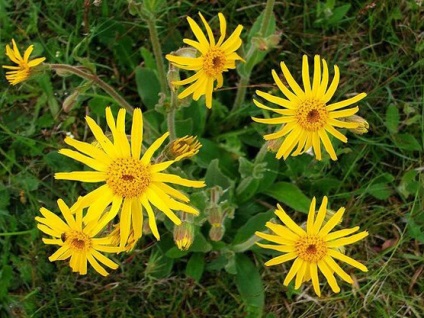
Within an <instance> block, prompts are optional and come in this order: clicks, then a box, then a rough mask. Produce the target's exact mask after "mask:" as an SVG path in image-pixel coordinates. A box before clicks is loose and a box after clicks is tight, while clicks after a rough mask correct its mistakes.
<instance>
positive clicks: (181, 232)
mask: <svg viewBox="0 0 424 318" xmlns="http://www.w3.org/2000/svg"><path fill="white" fill-rule="evenodd" d="M173 237H174V242H175V244H176V245H177V247H178V249H180V250H181V251H186V250H188V249H189V248H190V246H191V244H192V243H193V241H194V226H193V224H192V223H191V222H183V223H181V224H180V225H175V226H174V231H173Z"/></svg>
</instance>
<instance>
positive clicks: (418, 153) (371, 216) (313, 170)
mask: <svg viewBox="0 0 424 318" xmlns="http://www.w3.org/2000/svg"><path fill="white" fill-rule="evenodd" d="M168 2H169V4H168V5H167V6H166V9H165V10H163V14H162V15H161V16H160V19H159V20H158V22H157V24H158V26H159V29H158V30H159V35H160V40H161V44H162V50H163V52H164V53H165V54H166V53H168V52H170V51H172V50H175V49H177V48H178V47H179V46H180V45H181V43H182V38H191V37H192V35H191V31H190V30H189V29H188V27H187V23H186V20H185V19H184V18H183V17H184V16H186V15H189V16H192V17H195V16H196V15H197V12H198V11H201V12H202V13H203V14H204V15H205V18H206V19H207V20H211V19H212V18H214V17H215V16H216V14H217V13H218V12H223V13H224V14H225V16H226V17H227V21H228V25H229V29H231V30H233V29H234V28H235V27H236V26H237V24H239V23H240V24H243V25H244V28H245V31H244V33H243V34H242V37H244V39H246V38H247V33H248V31H249V30H250V28H251V26H252V24H253V22H254V21H255V19H256V18H257V16H258V15H259V14H260V13H261V12H262V11H263V9H264V8H265V3H263V2H261V1H250V2H249V4H248V5H246V2H245V1H236V0H232V1H222V2H219V1H214V2H207V1H179V2H173V1H168ZM330 4H331V1H328V2H327V3H324V2H316V1H314V2H310V1H303V2H299V1H298V2H296V1H292V2H289V1H277V2H276V4H275V9H274V12H275V13H276V15H277V21H276V26H277V29H278V30H281V31H282V37H281V42H280V43H279V46H278V47H277V48H275V49H273V50H271V51H270V52H269V54H268V55H267V57H266V59H265V60H264V61H263V62H261V63H259V64H258V65H257V66H256V67H255V68H254V70H253V73H252V76H251V81H250V85H249V87H248V89H247V99H246V103H245V105H244V106H245V108H244V109H242V110H241V111H239V112H237V113H236V115H231V116H233V117H235V118H232V119H234V120H228V121H227V122H226V121H225V119H226V118H227V116H228V108H229V107H230V106H231V105H232V101H233V99H234V96H235V91H236V84H237V81H238V76H237V72H236V71H230V72H229V73H228V74H227V75H228V76H227V77H226V85H224V88H223V89H222V90H220V91H219V92H218V93H217V94H216V95H214V97H215V98H217V99H218V100H219V101H220V102H221V103H222V106H220V104H215V105H214V107H213V109H212V111H211V112H209V113H207V112H206V111H204V109H203V108H204V107H203V105H199V106H202V108H200V107H199V109H200V110H196V108H195V107H196V106H197V105H191V106H190V107H189V108H184V109H183V110H182V111H181V112H179V114H178V116H179V117H177V126H178V125H180V127H182V126H184V125H183V124H182V123H186V124H187V122H184V120H187V119H188V118H190V116H192V115H193V114H196V116H203V117H200V118H204V119H205V124H204V127H205V128H204V129H203V128H202V127H201V125H202V123H201V122H199V123H195V124H198V125H199V127H198V126H196V125H195V127H197V129H198V131H201V132H202V136H201V137H202V138H203V140H204V148H203V149H208V150H209V151H212V150H214V151H215V152H214V153H213V155H210V156H209V155H208V153H206V152H205V150H203V152H201V153H199V158H198V159H196V161H195V162H196V164H197V165H198V167H197V168H193V167H192V166H191V165H190V164H186V166H183V167H187V168H188V169H189V168H190V167H191V168H190V169H192V170H193V171H192V172H193V173H194V174H195V175H196V174H198V175H200V177H201V178H203V176H204V175H205V173H206V170H207V168H208V166H209V161H210V160H211V159H213V158H218V159H219V160H220V168H221V171H222V172H224V173H225V174H227V175H228V177H229V178H231V179H232V180H235V182H236V183H237V184H238V183H239V182H240V175H239V173H238V160H237V159H238V158H239V157H245V158H246V159H248V160H251V161H253V160H254V158H255V156H256V153H257V152H258V150H259V148H260V147H261V145H262V143H263V140H262V137H261V136H262V135H263V133H264V131H263V127H260V126H259V125H256V124H252V121H251V119H250V116H251V115H258V114H259V113H260V112H259V111H258V110H257V109H255V107H253V104H252V102H251V97H252V96H253V95H254V91H255V90H256V89H257V88H258V87H260V88H262V89H263V90H268V89H270V90H273V91H274V92H275V93H276V92H277V90H276V88H275V87H273V86H272V83H273V81H272V78H271V76H270V75H271V70H272V69H276V68H277V67H278V64H279V62H280V61H282V60H284V61H285V62H286V64H287V65H288V66H289V68H290V69H291V70H292V72H293V74H295V77H296V78H298V75H299V74H300V67H301V62H300V61H301V56H302V54H307V55H308V56H310V57H311V56H313V55H314V54H320V55H321V56H322V57H325V58H326V59H327V62H328V63H329V65H334V64H337V65H338V66H339V67H340V70H341V83H340V86H339V90H338V91H337V93H336V97H335V98H336V99H337V98H338V99H341V98H342V97H343V96H345V94H349V93H353V92H362V91H364V92H367V94H368V96H367V98H366V99H365V100H364V102H361V103H360V106H361V107H360V112H359V114H360V115H361V116H362V117H364V118H366V119H367V121H368V122H369V124H370V131H369V133H368V134H364V135H353V134H350V135H349V134H348V137H349V143H348V144H346V145H338V147H337V149H338V151H339V153H338V155H339V160H338V161H336V162H330V161H328V160H323V161H322V162H317V161H315V160H313V159H312V158H311V157H308V156H306V155H303V156H301V157H296V158H293V157H292V158H289V159H287V160H286V161H283V160H281V161H280V162H279V163H276V162H273V163H272V164H274V165H275V166H274V168H273V172H274V174H275V178H276V179H275V182H289V183H292V184H295V185H296V186H297V187H298V188H299V189H301V191H302V192H303V193H304V194H305V195H306V196H307V197H309V198H311V197H312V196H317V197H318V198H320V197H322V196H323V195H328V196H329V199H330V202H331V207H333V208H334V209H335V208H337V207H340V206H345V207H346V211H347V212H346V214H345V216H344V219H343V222H342V225H343V226H346V227H350V226H352V225H359V226H360V227H361V229H363V230H367V231H368V232H369V233H370V235H369V237H368V238H367V239H366V240H363V241H361V242H359V243H357V244H355V245H352V246H349V252H348V254H349V255H351V256H352V257H354V258H355V259H358V260H360V261H361V262H363V263H364V264H366V265H367V267H368V269H369V272H368V273H361V272H359V271H356V270H353V269H352V270H351V271H348V273H349V274H350V275H352V277H354V281H355V282H354V284H353V286H352V287H350V286H349V285H348V284H346V283H340V285H341V289H342V291H341V293H339V294H334V293H331V292H330V288H329V286H328V284H326V283H325V284H324V286H325V287H323V289H324V291H325V292H324V295H323V297H321V298H317V297H315V295H314V293H313V291H312V287H311V286H310V284H308V283H306V284H304V285H303V286H302V288H301V289H300V290H298V291H295V290H293V286H289V287H288V288H286V287H284V286H283V284H282V281H283V280H284V277H285V275H286V273H287V270H288V266H287V265H286V266H275V267H265V266H263V262H264V261H266V260H268V259H269V257H270V256H269V255H268V254H265V255H263V253H262V252H261V251H259V249H255V248H254V249H253V250H252V251H247V252H245V255H247V256H248V257H249V258H250V259H251V260H252V262H253V264H255V266H256V267H257V269H258V271H259V273H260V275H261V278H262V281H263V285H264V290H265V305H264V308H263V312H264V314H263V315H264V316H265V317H267V318H271V317H421V316H422V313H423V312H424V297H423V296H424V295H423V291H424V280H423V279H422V278H421V277H422V272H423V268H424V267H423V260H424V256H423V243H424V234H423V231H424V213H423V210H424V200H423V193H424V191H423V189H424V181H423V180H424V179H423V176H422V173H423V172H422V171H423V167H424V162H423V158H424V157H423V151H422V149H423V145H424V121H423V119H422V116H423V115H424V108H423V96H424V86H423V79H424V75H423V74H424V73H423V61H424V59H423V54H424V46H423V44H422V43H423V39H422V31H421V30H422V29H423V27H424V22H423V21H422V19H421V17H422V15H423V13H424V12H423V10H424V5H423V4H421V5H420V4H419V1H413V0H401V1H393V2H389V1H378V2H372V1H371V2H365V1H352V2H347V1H346V2H340V3H337V4H336V6H335V7H334V8H333V9H332V12H333V15H330V16H326V12H327V13H328V10H327V11H326V10H325V6H326V5H327V6H330ZM348 4H351V5H350V7H348ZM343 8H348V11H347V13H345V14H342V13H343V10H344V9H343ZM338 14H340V16H337V15H338ZM0 21H2V23H1V29H0V43H1V44H0V47H1V48H0V50H1V51H2V52H3V49H4V47H5V45H6V44H8V43H10V41H11V38H12V37H13V38H14V39H15V41H16V42H17V43H18V44H19V46H20V48H24V47H26V46H27V45H29V44H34V45H35V54H36V55H38V56H45V57H46V58H47V60H48V61H49V62H50V63H69V64H75V65H76V64H83V65H86V66H88V67H95V68H96V71H97V74H99V75H100V76H101V78H102V79H103V80H105V81H106V82H107V83H109V84H110V85H112V86H113V87H114V88H116V89H117V91H119V92H120V93H121V94H122V95H123V96H124V97H125V98H126V99H127V100H128V101H129V103H130V104H132V105H137V106H141V107H142V109H143V112H145V114H146V115H145V118H147V119H148V121H149V122H150V123H151V127H150V128H147V129H148V130H147V134H146V137H147V139H148V141H149V142H151V140H153V139H154V138H155V137H156V136H157V134H158V132H159V130H160V131H163V130H164V129H166V126H164V125H165V124H161V123H162V121H163V116H162V115H161V114H163V109H160V108H157V107H156V108H155V104H156V101H157V99H155V98H154V97H155V96H154V97H153V100H149V99H148V98H147V99H146V98H142V97H143V94H144V93H145V92H144V91H143V89H144V86H142V85H141V84H140V83H141V82H140V81H141V80H142V77H143V76H146V75H148V74H150V73H149V71H146V69H148V67H146V65H147V66H148V65H149V63H150V64H154V62H152V61H153V56H152V55H151V53H150V52H152V48H151V45H150V42H149V34H148V30H147V26H146V25H145V23H144V22H143V21H142V20H140V19H139V18H137V17H134V16H132V15H130V13H129V11H128V8H127V3H126V2H124V1H102V3H101V4H100V5H99V6H94V5H90V6H85V5H84V1H82V0H81V1H74V2H65V3H64V2H60V1H49V2H48V3H44V2H38V1H23V0H21V1H8V0H0ZM215 22H216V19H215ZM213 25H215V27H216V24H213ZM149 61H150V62H149ZM0 64H2V65H9V64H10V62H9V61H8V60H7V58H6V57H5V55H3V54H0ZM140 66H143V67H144V68H142V69H143V71H140ZM0 81H1V84H2V85H1V87H2V88H1V90H2V97H1V98H0V264H1V265H0V316H2V317H3V316H4V317H140V316H142V317H217V316H219V317H246V316H249V315H250V316H251V317H254V316H255V315H257V316H259V314H258V313H255V312H254V310H253V309H252V308H251V307H249V306H248V305H246V302H245V299H244V297H242V296H240V292H239V290H238V286H239V285H238V282H237V277H236V276H234V275H232V274H231V271H232V270H231V266H229V267H227V268H226V269H227V270H225V269H224V265H225V264H226V265H228V263H226V261H228V260H230V259H232V258H231V257H232V256H231V255H228V254H225V253H223V252H222V251H223V250H222V249H221V250H220V248H221V247H220V246H219V245H216V244H215V243H214V244H212V250H210V251H207V252H197V253H198V254H200V255H204V261H205V264H206V267H205V271H204V273H203V275H202V277H201V278H200V279H199V280H196V279H193V278H191V277H188V276H187V275H186V267H187V263H188V262H189V260H190V257H191V256H192V255H194V254H195V253H194V254H193V253H190V254H187V255H182V256H181V257H180V256H178V258H177V257H175V258H171V257H168V256H169V254H167V251H168V250H169V249H170V248H172V246H173V241H172V234H171V233H167V234H165V233H166V232H167V229H170V230H172V227H171V226H170V224H168V223H167V222H164V224H163V225H161V228H160V232H161V233H163V237H162V239H161V241H160V242H159V243H157V242H156V241H155V240H154V238H153V237H152V236H151V235H145V236H144V237H143V238H142V240H141V242H140V243H139V244H138V245H137V248H136V249H135V251H134V252H133V253H132V254H130V255H118V256H115V257H113V259H114V260H116V261H117V262H119V263H120V265H121V266H120V268H119V269H118V270H117V271H115V272H114V273H112V274H111V275H110V276H108V277H107V278H103V277H100V276H99V275H96V274H95V273H94V271H91V272H89V274H88V275H87V276H78V275H75V274H72V273H71V271H70V269H69V267H68V266H67V264H66V262H55V263H50V262H49V261H48V256H49V255H51V254H52V252H53V250H52V249H51V248H50V247H47V246H45V245H44V244H43V243H42V241H41V237H42V235H41V233H40V232H39V231H38V230H37V229H36V225H35V222H34V217H35V216H36V215H38V213H39V212H38V210H39V208H40V207H41V206H46V207H50V209H52V210H53V211H56V209H55V201H56V200H57V198H59V197H66V199H65V201H66V200H69V201H71V200H74V199H76V198H77V197H78V195H79V194H80V193H81V192H83V191H84V192H86V191H87V189H88V188H87V187H86V186H83V185H81V184H79V183H75V182H67V181H61V182H59V181H58V182H56V181H55V180H54V178H53V174H54V172H57V171H65V170H74V169H79V168H80V166H79V165H78V164H77V163H75V162H74V161H72V160H70V159H66V158H64V157H62V156H60V155H59V154H57V150H58V149H60V148H62V147H63V146H64V144H63V139H64V137H65V135H66V133H72V134H73V135H74V136H75V137H76V138H79V139H85V138H88V140H90V138H91V135H90V133H89V132H88V131H87V129H84V127H85V122H84V119H83V118H84V116H85V115H86V114H87V113H89V114H90V116H93V117H94V118H95V119H96V120H102V119H103V117H104V115H103V113H104V107H105V106H106V105H108V104H110V103H112V105H113V101H111V100H110V98H109V97H108V96H106V95H105V94H104V93H103V92H102V91H101V90H99V89H98V88H94V89H91V88H90V89H89V90H87V91H85V92H83V93H81V95H80V96H79V98H78V102H77V104H76V105H75V107H74V108H73V109H72V110H71V111H70V112H69V113H65V112H63V111H61V110H60V109H61V103H62V102H63V101H64V100H65V98H66V97H67V96H69V95H70V94H72V93H73V92H74V91H75V89H77V88H78V87H80V85H81V84H84V83H82V82H81V80H80V79H78V78H76V77H59V76H56V75H52V74H50V73H49V72H45V74H42V75H40V76H39V77H37V79H36V80H33V81H28V82H26V83H25V84H23V85H18V86H9V84H8V83H7V82H6V80H5V78H4V76H1V79H0ZM148 84H151V86H149V89H151V90H152V91H154V92H156V90H157V86H155V83H153V82H151V83H148ZM143 85H144V84H143ZM146 85H147V84H146ZM150 96H151V95H150ZM149 98H150V97H149ZM141 99H142V100H143V103H142V102H141ZM227 106H228V108H227ZM115 107H116V105H115ZM56 113H57V115H56ZM53 114H54V115H53ZM156 114H159V115H156ZM160 116H162V117H160ZM193 116H194V115H193ZM178 120H180V121H181V122H179V121H178ZM163 122H164V121H163ZM214 156H215V157H214ZM270 158H271V159H270V161H269V162H271V160H272V156H270ZM199 167H200V168H199ZM319 201H320V200H319ZM276 202H277V201H276V200H274V199H272V198H270V197H269V196H266V195H265V194H263V193H256V194H255V196H254V197H252V199H251V200H248V201H247V202H244V203H239V204H238V205H239V206H238V208H237V209H236V210H235V217H234V219H233V220H228V222H227V223H226V226H227V227H228V230H227V232H226V234H225V236H224V238H223V241H224V242H225V243H230V242H231V240H232V238H233V237H234V235H236V234H237V231H238V229H240V228H242V226H243V224H244V222H245V221H247V220H249V219H250V218H251V217H253V216H255V215H256V214H258V213H262V212H265V211H266V210H267V209H269V207H272V206H275V203H276ZM262 203H265V204H266V206H267V207H265V206H264V205H263V204H262ZM288 212H290V213H291V215H293V217H294V218H295V219H296V220H297V221H299V222H300V223H301V222H303V221H305V215H304V214H303V213H299V212H295V211H294V210H293V209H290V208H288ZM200 231H201V232H202V233H203V235H204V236H205V237H207V235H208V233H207V228H205V227H203V228H202V229H201V230H200ZM167 255H168V256H167ZM220 262H221V263H222V262H223V263H222V264H224V265H222V264H221V263H220ZM220 264H221V265H220Z"/></svg>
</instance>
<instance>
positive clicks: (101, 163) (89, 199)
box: [55, 107, 205, 247]
mask: <svg viewBox="0 0 424 318" xmlns="http://www.w3.org/2000/svg"><path fill="white" fill-rule="evenodd" d="M86 121H87V124H88V126H89V127H90V129H91V131H92V132H93V134H94V137H95V138H96V140H97V142H98V143H99V145H97V146H94V145H92V144H90V143H87V142H81V141H77V140H75V139H72V138H66V139H65V143H67V144H68V145H70V146H71V147H74V148H75V149H76V150H77V151H75V150H71V149H61V150H60V151H59V153H61V154H63V155H65V156H67V157H70V158H73V159H75V160H77V161H79V162H82V163H84V164H86V165H87V166H89V167H90V168H92V169H94V170H95V171H73V172H60V173H56V174H55V178H56V179H62V180H75V181H81V182H90V183H92V182H96V183H97V182H101V183H103V184H102V185H101V186H99V187H98V188H97V189H95V190H93V191H91V192H90V193H88V194H87V195H85V196H84V197H82V199H81V206H82V207H87V206H89V208H88V211H87V214H86V215H85V217H84V222H85V223H88V222H90V221H94V220H98V221H99V222H100V223H104V224H106V223H108V222H110V221H111V220H112V219H114V218H115V216H116V215H117V214H118V212H119V211H121V213H120V235H121V238H120V246H121V247H124V246H126V245H127V241H128V238H129V236H130V232H131V229H132V230H133V231H134V232H133V233H134V240H136V241H137V240H138V239H139V238H140V237H141V235H142V228H143V212H144V211H145V212H147V215H148V218H149V226H150V229H151V230H152V233H153V235H154V236H155V237H156V238H157V239H158V240H159V239H160V237H159V232H158V229H157V225H156V216H155V213H154V212H153V208H152V205H153V207H156V208H157V210H158V211H161V212H163V213H165V215H166V216H167V217H168V218H169V219H171V221H172V222H174V223H175V224H180V223H181V220H180V219H179V218H178V217H177V216H176V215H175V213H174V211H173V210H177V211H184V212H187V213H192V214H196V215H197V214H198V213H199V212H198V211H197V210H196V209H195V208H193V207H191V206H189V205H187V204H186V203H188V202H189V201H190V200H189V198H188V197H187V196H186V195H185V194H183V193H182V192H180V191H179V190H176V189H174V188H173V187H171V186H169V185H168V184H167V183H173V184H177V185H182V186H185V187H194V188H201V187H204V186H205V183H204V182H203V181H193V180H188V179H184V178H181V177H180V176H177V175H174V174H169V173H165V172H164V171H165V170H166V169H167V168H168V167H169V166H171V165H172V164H173V163H174V162H175V160H168V161H164V162H160V163H153V162H152V157H153V154H154V153H155V152H156V150H158V149H159V147H160V146H161V145H162V143H163V142H164V141H165V139H166V137H168V135H169V133H165V134H163V135H162V136H161V137H160V138H158V139H157V140H156V141H155V142H154V143H153V144H152V145H151V146H150V147H148V148H147V150H146V151H145V152H144V153H142V143H143V117H142V113H141V110H140V109H139V108H137V109H135V110H134V114H133V122H132V128H131V138H130V140H128V138H127V135H126V134H125V109H123V108H122V109H120V110H119V112H118V117H117V120H116V122H115V118H114V117H113V115H112V111H111V109H110V107H107V108H106V122H107V124H108V126H109V129H110V131H111V133H112V140H113V141H111V140H110V138H108V137H107V136H106V135H105V134H104V133H103V131H102V129H101V128H100V127H99V126H98V125H97V124H96V122H95V121H94V120H93V119H92V118H90V117H88V116H87V117H86ZM99 147H100V148H99ZM108 206H111V208H110V209H106V208H107V207H108ZM143 210H144V211H143Z"/></svg>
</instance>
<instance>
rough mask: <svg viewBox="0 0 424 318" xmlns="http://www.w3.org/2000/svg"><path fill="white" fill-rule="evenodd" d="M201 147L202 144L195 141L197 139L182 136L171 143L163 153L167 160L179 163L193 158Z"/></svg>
mask: <svg viewBox="0 0 424 318" xmlns="http://www.w3.org/2000/svg"><path fill="white" fill-rule="evenodd" d="M201 147H202V144H201V143H200V142H199V141H198V140H197V137H195V136H184V137H181V138H177V139H175V140H173V141H171V142H170V143H169V145H168V146H167V147H166V148H165V151H164V152H165V154H166V157H167V158H169V159H171V160H175V161H179V160H181V159H185V158H190V157H193V156H194V155H195V154H197V153H198V152H199V149H200V148H201Z"/></svg>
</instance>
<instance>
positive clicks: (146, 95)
mask: <svg viewBox="0 0 424 318" xmlns="http://www.w3.org/2000/svg"><path fill="white" fill-rule="evenodd" d="M135 82H136V84H137V92H138V95H139V96H140V98H141V100H142V101H143V104H144V105H146V107H147V108H148V109H153V108H154V107H155V105H156V104H157V103H158V101H159V93H160V84H159V80H158V77H157V75H156V73H155V72H154V71H152V70H151V69H148V68H145V67H137V68H136V69H135Z"/></svg>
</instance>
